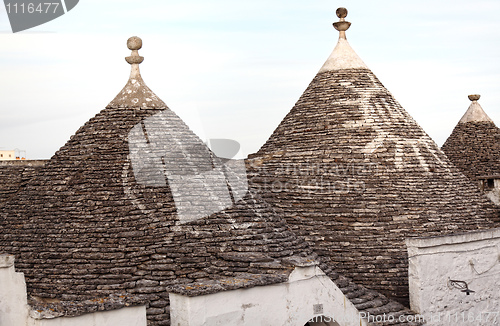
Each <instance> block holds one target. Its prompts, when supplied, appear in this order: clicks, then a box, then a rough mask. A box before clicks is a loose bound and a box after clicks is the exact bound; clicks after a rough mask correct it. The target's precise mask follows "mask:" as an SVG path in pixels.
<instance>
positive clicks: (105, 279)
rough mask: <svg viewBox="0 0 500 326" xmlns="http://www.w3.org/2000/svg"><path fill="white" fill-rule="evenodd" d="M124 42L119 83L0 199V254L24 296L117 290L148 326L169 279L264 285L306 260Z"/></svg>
mask: <svg viewBox="0 0 500 326" xmlns="http://www.w3.org/2000/svg"><path fill="white" fill-rule="evenodd" d="M128 45H129V48H130V49H131V50H132V52H133V53H132V55H131V56H130V57H127V61H128V62H129V63H130V64H131V65H132V73H131V77H130V80H129V81H128V83H127V84H126V86H125V88H124V89H123V90H122V91H121V92H120V93H119V94H118V96H117V97H116V98H115V99H114V100H113V101H112V102H111V103H110V104H109V105H108V106H107V107H106V108H105V109H104V110H102V111H101V112H100V113H98V114H97V115H96V116H95V117H94V118H92V119H90V120H89V121H88V122H87V123H85V125H84V126H82V127H81V128H80V129H79V130H78V131H77V132H76V133H75V135H73V136H72V137H71V139H70V140H69V141H68V142H67V143H66V144H65V145H64V146H63V147H62V148H60V149H59V151H57V152H56V153H55V155H54V156H53V157H52V158H51V159H50V160H49V161H48V162H47V163H46V164H45V166H44V167H42V168H40V169H39V170H38V171H37V173H36V175H35V176H34V177H33V178H32V179H30V180H29V181H27V182H25V183H23V185H22V187H21V189H19V190H18V191H17V193H16V194H15V196H12V197H11V199H10V200H9V202H8V203H6V204H5V205H4V206H3V209H2V212H1V215H0V252H2V253H9V254H14V255H15V256H16V268H17V269H18V270H20V271H22V272H24V273H25V276H26V282H27V287H28V293H29V295H31V296H34V297H41V298H53V299H55V300H56V301H57V300H61V301H64V302H69V301H71V302H82V301H84V300H94V302H95V299H96V298H99V297H107V298H109V297H110V296H114V297H116V296H118V297H120V298H122V299H121V301H120V302H119V303H117V305H118V306H120V305H121V306H123V305H128V304H143V305H147V307H148V309H147V314H148V325H160V324H161V325H166V324H167V325H168V321H169V318H170V316H169V303H168V292H169V290H168V288H169V287H172V286H181V285H183V284H189V283H195V282H196V283H197V284H206V287H205V288H206V289H205V290H204V291H205V293H210V292H217V291H222V290H228V289H233V288H241V287H251V286H256V285H266V284H270V283H276V282H282V281H285V280H287V278H288V274H289V273H290V272H291V271H292V270H293V266H294V265H293V263H290V261H296V260H297V259H298V258H297V257H299V256H300V257H299V258H300V259H303V260H307V261H310V262H312V261H314V256H313V254H312V252H311V251H310V250H309V249H308V246H307V244H306V243H305V242H304V241H303V240H302V239H301V238H298V237H296V236H295V234H294V233H293V232H292V231H291V230H290V228H289V227H288V226H287V225H286V222H285V220H284V219H283V218H282V215H280V214H278V213H276V212H275V211H274V209H273V208H272V207H270V206H269V205H268V204H267V203H265V202H263V201H262V200H261V199H260V198H259V196H258V195H256V194H254V193H253V192H248V191H247V189H246V188H245V183H246V178H240V177H239V176H238V173H235V171H236V172H238V166H237V165H233V166H231V165H224V164H222V163H221V162H220V160H218V158H216V157H215V156H214V155H213V154H212V152H211V151H210V150H209V149H208V148H207V147H206V146H205V144H204V143H203V142H202V141H201V140H200V139H199V138H198V137H197V136H196V135H195V134H194V133H193V132H191V131H190V130H189V128H188V127H187V126H186V125H185V124H184V122H183V121H182V120H181V119H180V118H179V117H178V116H177V115H176V114H175V113H174V112H172V111H171V110H170V109H169V108H168V107H167V106H166V105H165V103H163V101H161V100H160V99H159V98H158V97H157V96H156V95H155V94H154V93H153V92H152V91H151V90H150V89H149V88H148V87H147V86H146V85H145V83H144V81H143V80H142V78H141V76H140V74H139V68H138V65H139V63H140V62H141V61H142V57H140V56H139V55H138V53H137V50H138V49H139V48H140V47H141V41H140V39H138V38H131V39H130V40H129V42H128ZM243 170H244V166H243ZM242 180H244V182H243V181H242ZM300 259H299V260H300ZM227 278H231V279H233V280H239V281H238V282H236V281H233V282H221V280H223V279H227ZM218 282H219V283H218ZM198 288H200V286H199V287H198ZM123 298H130V300H131V301H130V302H122V301H124V300H123ZM42 301H43V300H42ZM104 302H106V301H104ZM115 306H116V303H115ZM64 307H67V305H64ZM75 307H76V308H75ZM106 307H108V308H110V307H114V306H113V304H112V303H108V302H106V304H103V305H102V306H100V307H99V308H98V309H106ZM64 309H66V308H64ZM85 309H86V308H85V305H83V306H81V305H80V306H71V305H70V306H69V308H68V309H66V310H67V311H63V312H62V314H66V315H78V314H81V313H83V312H85V311H84V310H85ZM89 309H91V310H92V309H96V308H95V307H91V308H89Z"/></svg>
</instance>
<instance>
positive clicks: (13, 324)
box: [0, 255, 29, 326]
mask: <svg viewBox="0 0 500 326" xmlns="http://www.w3.org/2000/svg"><path fill="white" fill-rule="evenodd" d="M28 310H29V308H28V301H27V295H26V283H25V281H24V274H23V273H16V271H15V269H14V256H11V255H0V325H1V326H4V325H5V326H26V323H27V320H28Z"/></svg>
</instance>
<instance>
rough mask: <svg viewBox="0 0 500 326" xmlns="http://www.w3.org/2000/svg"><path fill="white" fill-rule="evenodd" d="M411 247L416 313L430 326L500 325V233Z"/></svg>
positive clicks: (415, 242)
mask: <svg viewBox="0 0 500 326" xmlns="http://www.w3.org/2000/svg"><path fill="white" fill-rule="evenodd" d="M406 244H407V247H408V257H409V286H410V303H411V309H412V310H413V311H415V312H417V313H419V314H421V315H423V316H424V317H425V320H426V325H440V326H445V325H471V326H481V325H484V326H487V325H488V326H489V325H500V229H491V230H484V231H477V232H471V233H465V234H457V235H450V236H442V237H431V238H412V239H407V241H406ZM453 281H460V282H453ZM462 282H465V283H462ZM466 288H468V289H470V290H472V291H474V292H472V293H470V294H469V295H467V291H466Z"/></svg>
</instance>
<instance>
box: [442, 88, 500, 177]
mask: <svg viewBox="0 0 500 326" xmlns="http://www.w3.org/2000/svg"><path fill="white" fill-rule="evenodd" d="M469 99H470V100H471V101H472V103H471V104H470V106H469V109H468V110H467V112H466V113H465V114H464V116H463V117H462V119H460V121H459V122H458V124H457V125H456V127H455V128H454V129H453V132H452V133H451V135H450V137H448V139H447V140H446V142H445V143H444V144H443V146H442V150H443V152H445V153H446V156H448V158H449V159H450V161H452V162H453V164H455V166H457V167H458V168H459V169H460V170H462V172H463V173H464V174H465V175H466V176H468V177H469V178H470V179H471V180H476V179H477V177H481V176H484V177H486V176H500V128H498V127H497V126H496V125H495V123H494V122H493V120H491V119H490V117H488V115H487V114H486V113H485V112H484V110H483V108H482V107H481V105H480V104H479V103H478V100H479V95H470V96H469Z"/></svg>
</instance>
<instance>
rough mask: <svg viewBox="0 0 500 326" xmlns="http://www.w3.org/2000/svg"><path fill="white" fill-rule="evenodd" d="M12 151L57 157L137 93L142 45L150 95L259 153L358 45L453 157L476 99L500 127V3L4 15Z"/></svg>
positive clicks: (317, 1) (0, 53) (296, 4)
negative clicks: (310, 90) (135, 55)
mask: <svg viewBox="0 0 500 326" xmlns="http://www.w3.org/2000/svg"><path fill="white" fill-rule="evenodd" d="M0 6H1V7H0V44H1V45H0V76H1V78H0V95H1V99H2V104H1V106H0V149H4V150H8V149H14V148H18V149H22V150H26V154H27V157H28V159H37V158H50V157H51V156H52V155H53V154H54V153H55V152H56V151H57V150H58V149H59V148H60V147H61V146H63V145H64V143H65V142H66V141H67V140H68V139H69V137H70V136H71V135H72V134H74V133H75V132H76V130H77V129H78V128H79V127H80V126H81V125H83V124H84V123H85V122H86V121H87V120H89V119H90V118H91V117H93V116H94V115H95V114H97V113H98V112H99V111H101V110H102V109H104V107H105V106H106V105H107V104H108V103H109V102H110V101H111V100H112V99H113V98H114V97H115V95H116V94H117V93H118V92H119V91H120V90H121V89H122V87H123V86H124V85H125V83H126V82H127V79H128V76H129V73H130V66H129V65H128V64H127V63H126V62H125V60H124V57H126V56H128V55H130V51H129V50H128V49H127V47H126V41H127V39H128V37H130V36H134V35H137V36H139V37H141V38H142V39H143V48H142V49H141V50H140V51H139V53H140V55H142V56H144V57H145V60H144V63H142V64H141V73H142V76H143V78H144V80H145V82H146V84H147V85H148V86H149V87H150V88H151V89H152V90H153V91H154V92H155V93H156V94H157V95H158V96H159V97H160V98H161V99H162V100H163V101H164V102H165V103H166V104H167V105H168V106H169V107H170V109H172V110H173V111H174V112H176V113H177V114H178V115H179V116H180V117H181V118H183V119H184V120H185V121H186V123H187V124H188V125H189V126H190V127H191V128H192V129H193V130H194V131H195V132H196V133H197V134H198V135H199V136H200V137H202V138H203V139H206V138H229V139H234V140H236V141H238V142H240V144H241V146H242V152H241V155H242V156H246V155H247V154H249V153H253V152H255V151H257V150H258V149H259V148H260V146H261V145H262V144H263V143H264V142H265V141H266V140H267V138H268V137H269V136H270V135H271V133H272V132H273V130H274V129H275V128H276V127H277V126H278V124H279V123H280V121H281V120H282V119H283V117H284V116H285V115H286V113H287V112H288V111H289V110H290V109H291V108H292V107H293V105H294V103H295V102H296V101H297V100H298V99H299V97H300V95H301V94H302V93H303V91H304V90H305V89H306V87H307V85H308V84H309V83H310V81H311V80H312V78H313V77H314V76H315V74H316V73H317V71H318V70H319V69H320V68H321V66H322V65H323V63H324V61H325V60H326V59H327V57H328V56H329V54H330V53H331V51H332V50H333V48H334V46H335V44H336V42H337V39H338V32H337V31H335V29H334V28H333V27H332V23H333V22H335V21H337V20H338V18H337V17H336V15H335V10H336V9H337V8H338V7H341V6H342V7H346V8H347V9H348V10H349V15H348V16H347V20H348V21H350V22H351V23H352V26H351V28H350V29H349V30H348V31H347V39H348V41H349V43H350V44H351V46H352V47H353V48H354V50H355V51H356V52H357V54H358V55H359V56H360V57H361V58H362V59H363V61H364V62H365V63H366V64H367V65H368V67H370V69H371V70H372V71H373V72H374V73H375V74H376V75H377V76H378V78H379V79H380V81H381V82H382V83H383V84H384V85H385V86H386V87H387V88H388V89H389V91H390V92H391V93H392V94H393V95H394V96H395V98H396V99H397V100H398V101H399V102H400V103H401V104H402V106H403V107H404V108H405V109H406V110H407V111H408V112H409V113H410V114H411V115H412V116H413V118H415V120H416V121H417V122H418V123H419V124H420V125H421V126H422V127H423V128H424V130H425V131H426V132H427V133H428V134H429V135H430V136H431V137H432V138H433V139H434V140H435V141H436V142H437V143H438V145H440V146H441V145H442V144H443V142H444V141H445V140H446V138H447V137H448V136H449V134H450V133H451V132H452V130H453V128H454V127H455V125H456V124H457V122H458V121H459V120H460V118H461V116H462V115H463V114H464V113H465V111H466V110H467V108H468V106H469V104H470V101H469V100H468V99H467V95H469V94H476V93H477V94H481V96H482V97H481V99H480V101H479V103H480V104H481V105H482V107H483V109H484V110H485V111H486V113H487V114H488V115H489V116H490V117H491V118H492V119H493V120H494V121H495V123H496V124H497V125H500V18H499V17H500V1H498V0H476V1H470V0H468V1H465V0H432V1H429V0H421V1H402V0H381V1H380V0H379V1H373V0H358V1H346V0H344V1H326V0H310V1H304V0H300V1H299V0H286V1H285V0H266V1H264V0H252V1H247V0H239V1H234V0H233V1H229V0H213V1H200V0H184V1H173V0H161V1H160V0H144V1H136V0H134V1H132V0H120V1H118V0H106V1H97V0H81V1H80V3H79V4H78V5H77V6H76V7H75V8H74V9H73V10H71V11H70V12H68V13H67V14H65V15H64V16H62V17H60V18H58V19H55V20H53V21H51V22H48V23H46V24H44V25H41V26H38V27H35V28H33V29H30V30H28V31H25V32H20V33H16V34H13V33H12V32H11V30H10V25H9V23H8V20H7V14H6V12H5V7H4V6H3V5H0Z"/></svg>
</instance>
